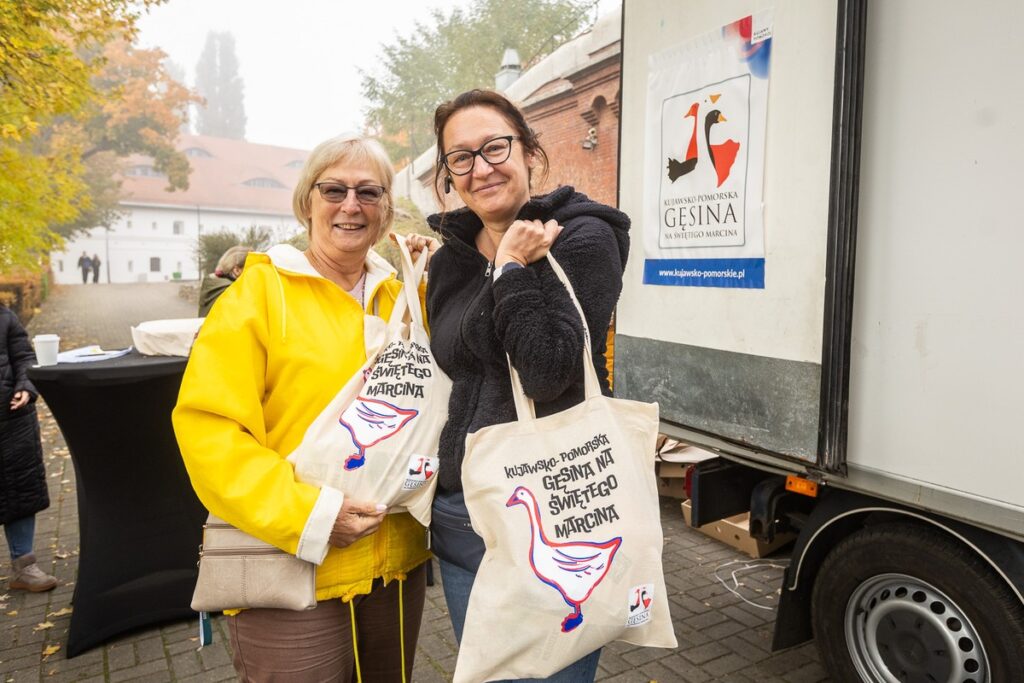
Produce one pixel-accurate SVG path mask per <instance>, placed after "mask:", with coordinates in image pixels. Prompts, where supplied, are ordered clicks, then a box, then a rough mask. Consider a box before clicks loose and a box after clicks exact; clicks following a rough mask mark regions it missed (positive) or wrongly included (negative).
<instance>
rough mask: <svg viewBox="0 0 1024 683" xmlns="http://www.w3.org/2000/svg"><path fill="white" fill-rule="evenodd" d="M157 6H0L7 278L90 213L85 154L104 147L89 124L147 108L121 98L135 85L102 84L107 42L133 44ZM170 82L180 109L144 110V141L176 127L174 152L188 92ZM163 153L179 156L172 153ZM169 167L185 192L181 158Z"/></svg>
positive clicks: (85, 2)
mask: <svg viewBox="0 0 1024 683" xmlns="http://www.w3.org/2000/svg"><path fill="white" fill-rule="evenodd" d="M159 2H161V0H0V26H2V27H3V29H2V30H0V272H2V271H4V270H9V269H11V268H12V267H14V266H15V265H28V266H32V265H36V266H38V264H39V258H40V254H41V253H43V252H45V251H47V250H50V249H52V248H54V247H55V246H59V244H60V240H61V238H60V236H59V235H58V234H57V233H55V232H54V227H55V226H59V225H62V224H68V223H72V222H73V221H75V220H76V219H77V218H78V217H79V216H81V215H82V214H83V213H84V212H87V211H89V210H90V209H92V208H93V207H92V199H91V196H90V192H89V187H88V183H87V182H86V174H85V171H86V168H85V164H84V163H83V157H88V156H89V155H90V154H95V153H97V152H98V151H102V150H97V149H96V144H95V140H94V139H93V138H94V137H95V129H96V126H95V125H91V124H92V122H93V121H94V120H95V118H96V116H97V112H104V113H106V114H107V116H112V114H113V112H117V116H119V117H121V116H124V115H125V114H123V112H124V111H125V109H127V110H128V111H131V110H133V109H136V110H137V109H138V108H140V107H143V106H148V105H149V103H146V102H138V103H136V102H135V101H134V100H132V101H131V102H129V103H128V106H127V107H126V106H125V104H126V103H125V102H124V101H122V100H121V97H122V95H125V96H127V95H128V94H132V93H137V92H138V89H139V84H138V82H137V79H136V80H132V79H130V78H123V80H121V81H117V82H116V83H115V82H111V81H108V82H106V83H105V82H103V81H102V79H101V76H102V74H103V72H104V69H105V68H106V66H107V64H108V62H111V61H112V59H114V55H113V53H112V51H111V49H109V46H111V45H121V46H124V45H130V43H131V41H132V40H133V39H134V37H135V33H136V26H135V24H136V20H137V18H138V15H139V12H141V11H145V10H146V9H148V8H149V7H150V6H153V5H155V4H159ZM122 52H125V50H124V49H123V48H122ZM148 52H150V51H138V53H148ZM161 57H162V53H159V52H158V51H156V52H155V54H152V55H149V54H145V55H144V59H145V60H148V61H146V63H145V66H148V67H150V68H152V67H153V64H154V61H153V60H157V61H158V60H159V59H160V58H161ZM161 71H162V70H161ZM124 75H125V74H124V72H123V71H122V72H119V76H121V77H124ZM171 83H172V85H168V86H167V87H169V88H173V87H175V86H176V87H177V88H179V89H180V91H174V95H175V97H176V98H177V99H175V103H176V104H175V105H174V106H173V107H171V111H170V112H167V111H160V110H159V108H155V109H153V110H152V111H146V112H145V113H146V116H148V117H150V118H151V119H152V120H153V124H152V126H151V129H146V132H145V133H143V139H144V140H145V141H146V142H147V143H149V145H151V146H154V145H156V146H159V142H158V141H157V142H154V140H155V138H154V136H153V135H150V132H153V133H154V134H156V133H158V132H159V131H160V130H161V129H163V130H167V129H168V126H170V130H172V131H173V134H172V135H171V137H170V142H169V143H166V142H165V145H169V146H170V149H171V150H172V152H173V141H174V136H175V135H176V132H177V126H178V123H179V122H180V118H179V119H178V120H176V121H173V122H172V119H173V117H174V113H173V112H174V111H175V110H176V109H175V107H177V108H178V109H177V110H181V107H184V106H187V101H188V97H189V96H190V95H189V93H188V91H186V90H184V88H182V87H181V86H180V85H177V84H173V81H172V82H171ZM182 98H184V100H185V104H181V103H180V102H179V100H180V99H182ZM133 104H138V106H137V107H133V106H131V105H133ZM112 125H116V124H112ZM101 128H102V127H101ZM115 151H117V150H115ZM160 151H161V152H164V153H165V154H167V155H170V156H171V157H173V154H172V152H166V147H163V148H160ZM164 163H165V165H170V166H173V167H175V169H176V172H177V173H178V176H179V177H178V179H177V180H178V181H179V182H178V183H177V184H178V185H179V186H180V183H181V175H182V173H183V171H182V168H181V162H180V161H179V160H177V159H174V158H171V159H170V160H169V161H165V162H164ZM185 166H186V170H185V171H184V177H185V178H186V180H184V181H183V182H185V183H187V164H185Z"/></svg>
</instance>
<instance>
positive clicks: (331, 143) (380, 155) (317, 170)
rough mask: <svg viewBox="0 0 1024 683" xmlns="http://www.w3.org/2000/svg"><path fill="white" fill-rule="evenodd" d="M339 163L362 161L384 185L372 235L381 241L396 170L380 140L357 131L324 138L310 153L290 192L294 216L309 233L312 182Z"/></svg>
mask: <svg viewBox="0 0 1024 683" xmlns="http://www.w3.org/2000/svg"><path fill="white" fill-rule="evenodd" d="M339 163H344V164H354V165H358V164H365V165H368V166H370V167H371V168H372V169H374V170H375V171H376V172H377V175H378V177H379V178H380V184H381V185H383V186H384V196H383V197H381V200H380V204H379V205H378V206H380V217H379V221H380V225H378V226H377V236H376V237H375V238H374V242H378V241H380V240H381V239H383V238H384V237H385V236H386V235H387V234H388V231H389V230H390V229H391V221H392V220H393V219H394V216H395V209H394V206H395V204H394V199H393V198H392V196H391V186H392V185H393V184H394V180H395V171H394V169H393V168H392V166H391V159H390V158H389V157H388V153H387V152H386V151H385V150H384V147H383V146H382V145H381V144H380V143H379V142H377V141H376V140H374V139H373V138H367V137H363V136H362V135H358V134H356V133H342V134H341V135H339V136H337V137H333V138H331V139H329V140H324V141H323V142H321V143H320V144H319V145H317V146H316V148H314V149H313V151H312V153H310V155H309V158H308V159H306V163H305V165H304V166H303V167H302V173H301V174H300V175H299V182H298V183H297V184H296V185H295V192H294V193H293V194H292V211H294V212H295V217H296V218H298V219H299V222H300V223H302V225H303V226H305V228H306V234H307V235H308V234H312V230H313V227H312V225H311V224H310V219H309V217H310V214H311V212H312V208H313V192H314V190H315V189H316V188H314V187H313V186H314V184H315V183H316V181H317V178H319V177H320V174H321V173H323V172H324V171H326V170H327V169H328V168H330V167H331V166H334V165H335V164H339Z"/></svg>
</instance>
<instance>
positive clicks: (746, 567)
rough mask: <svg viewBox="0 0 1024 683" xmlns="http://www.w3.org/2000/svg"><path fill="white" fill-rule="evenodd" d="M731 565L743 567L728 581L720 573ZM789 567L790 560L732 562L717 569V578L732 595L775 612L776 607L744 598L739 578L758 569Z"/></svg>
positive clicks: (734, 572)
mask: <svg viewBox="0 0 1024 683" xmlns="http://www.w3.org/2000/svg"><path fill="white" fill-rule="evenodd" d="M730 565H742V566H740V567H738V568H737V569H734V570H732V571H731V572H730V574H729V579H728V580H727V579H724V578H722V576H721V575H719V571H721V570H723V569H725V568H726V567H729V566H730ZM788 566H789V560H730V561H729V562H726V563H725V564H720V565H718V566H717V567H715V578H716V579H718V582H719V583H720V584H722V586H724V587H725V589H726V590H727V591H729V592H730V593H732V594H733V595H735V596H736V597H737V598H739V599H740V600H742V601H743V602H745V603H747V604H748V605H751V606H753V607H756V608H758V609H766V610H773V609H775V605H759V604H758V603H756V602H754V601H753V600H749V599H748V598H746V597H744V596H743V595H742V594H741V593H740V591H739V587H740V586H741V585H742V584H741V583H740V580H739V578H738V576H739V575H740V574H744V573H747V572H751V571H754V570H756V569H766V568H772V569H782V570H785V569H786V567H788ZM730 583H731V585H730Z"/></svg>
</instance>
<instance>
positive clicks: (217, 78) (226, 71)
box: [196, 31, 246, 140]
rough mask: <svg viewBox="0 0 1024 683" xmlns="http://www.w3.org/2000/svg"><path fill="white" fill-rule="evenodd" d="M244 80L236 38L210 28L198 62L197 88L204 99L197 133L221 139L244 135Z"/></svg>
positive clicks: (237, 138) (239, 137)
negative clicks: (241, 74) (236, 49)
mask: <svg viewBox="0 0 1024 683" xmlns="http://www.w3.org/2000/svg"><path fill="white" fill-rule="evenodd" d="M244 88H245V86H244V83H243V81H242V77H241V76H239V74H238V57H237V56H235V38H234V36H232V35H231V34H230V33H228V32H222V33H218V32H215V31H210V32H209V33H207V34H206V45H205V46H204V47H203V52H202V54H200V55H199V62H198V63H197V64H196V90H197V91H198V92H199V94H200V95H201V96H202V97H203V98H204V99H205V101H206V102H205V104H204V105H201V106H200V107H199V116H198V120H197V122H196V123H197V125H196V132H198V133H199V134H200V135H215V136H217V137H221V138H231V139H234V140H242V139H244V138H245V122H246V117H245V104H244Z"/></svg>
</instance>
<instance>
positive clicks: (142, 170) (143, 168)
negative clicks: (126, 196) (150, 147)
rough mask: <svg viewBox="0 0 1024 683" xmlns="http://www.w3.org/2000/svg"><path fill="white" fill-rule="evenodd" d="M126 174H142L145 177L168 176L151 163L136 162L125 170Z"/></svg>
mask: <svg viewBox="0 0 1024 683" xmlns="http://www.w3.org/2000/svg"><path fill="white" fill-rule="evenodd" d="M124 173H125V175H134V176H142V177H145V178H166V177H167V176H166V175H165V174H163V173H161V172H160V171H158V170H156V167H154V166H152V165H151V164H136V165H135V166H129V167H128V168H126V169H125V170H124Z"/></svg>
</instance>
